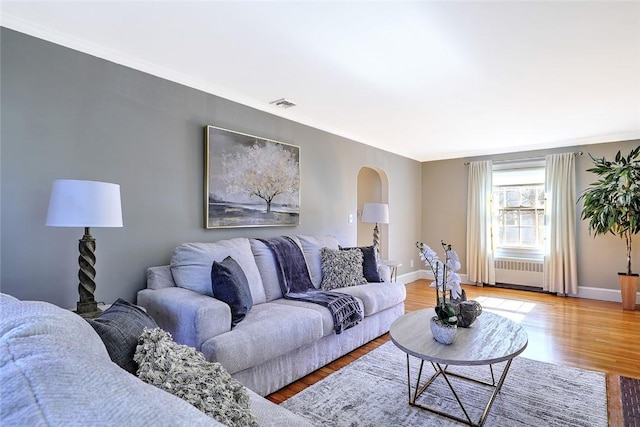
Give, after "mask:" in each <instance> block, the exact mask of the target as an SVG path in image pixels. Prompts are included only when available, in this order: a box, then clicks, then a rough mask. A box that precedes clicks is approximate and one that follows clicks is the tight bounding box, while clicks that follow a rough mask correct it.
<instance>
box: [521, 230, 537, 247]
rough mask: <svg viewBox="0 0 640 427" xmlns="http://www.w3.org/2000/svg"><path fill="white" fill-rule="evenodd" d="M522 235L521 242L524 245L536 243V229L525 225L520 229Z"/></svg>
mask: <svg viewBox="0 0 640 427" xmlns="http://www.w3.org/2000/svg"><path fill="white" fill-rule="evenodd" d="M520 236H521V237H522V241H521V244H522V245H524V246H535V245H536V229H535V228H533V227H531V228H529V227H526V228H525V227H523V228H521V229H520Z"/></svg>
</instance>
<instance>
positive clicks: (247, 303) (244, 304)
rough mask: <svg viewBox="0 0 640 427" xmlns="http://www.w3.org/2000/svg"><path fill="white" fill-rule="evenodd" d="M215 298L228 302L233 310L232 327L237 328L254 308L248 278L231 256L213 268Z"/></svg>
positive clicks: (215, 263) (212, 281)
mask: <svg viewBox="0 0 640 427" xmlns="http://www.w3.org/2000/svg"><path fill="white" fill-rule="evenodd" d="M211 288H212V290H213V297H214V298H216V299H219V300H220V301H223V302H226V303H227V304H228V305H229V308H231V327H232V328H233V327H234V326H236V325H237V324H238V323H240V321H241V320H242V319H244V317H245V316H246V315H247V313H249V310H251V307H253V298H252V297H251V290H250V288H249V282H248V281H247V276H245V274H244V272H243V271H242V267H240V265H239V264H238V263H237V262H236V261H235V260H234V259H233V258H231V257H230V256H228V257H226V258H225V259H224V260H223V261H222V262H217V261H214V262H213V265H212V266H211Z"/></svg>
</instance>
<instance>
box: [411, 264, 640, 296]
mask: <svg viewBox="0 0 640 427" xmlns="http://www.w3.org/2000/svg"><path fill="white" fill-rule="evenodd" d="M460 278H461V279H462V283H463V284H464V283H466V282H467V275H466V274H461V275H460ZM419 279H425V280H433V273H431V272H430V271H428V270H416V271H412V272H411V273H405V274H402V275H400V276H398V281H400V282H403V283H405V284H407V283H411V282H414V281H416V280H419ZM571 296H572V297H576V298H585V299H595V300H600V301H610V302H622V294H621V293H620V289H606V288H594V287H592V286H578V294H577V295H571ZM638 301H640V292H638V293H637V294H636V303H637V304H640V302H638Z"/></svg>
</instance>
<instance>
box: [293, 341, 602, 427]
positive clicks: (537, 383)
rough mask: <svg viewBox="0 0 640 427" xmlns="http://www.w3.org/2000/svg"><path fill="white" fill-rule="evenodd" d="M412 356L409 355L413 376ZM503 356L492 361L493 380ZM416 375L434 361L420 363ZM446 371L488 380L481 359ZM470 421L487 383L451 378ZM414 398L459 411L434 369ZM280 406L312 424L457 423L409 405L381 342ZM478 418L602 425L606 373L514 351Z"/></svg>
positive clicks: (393, 352) (394, 362)
mask: <svg viewBox="0 0 640 427" xmlns="http://www.w3.org/2000/svg"><path fill="white" fill-rule="evenodd" d="M418 365H419V363H418V360H417V359H415V358H413V357H412V358H411V367H412V371H413V372H412V381H413V380H414V379H415V378H417V369H418ZM503 367H504V364H498V365H494V373H495V375H496V380H497V379H498V378H499V375H500V373H501V372H502V369H503ZM424 369H425V371H424V372H423V378H424V377H425V373H426V374H427V375H426V376H431V374H432V373H433V368H432V367H431V364H428V363H425V368H424ZM450 370H451V371H453V372H457V373H461V374H463V375H467V376H471V377H474V378H477V379H480V380H483V381H490V380H491V373H490V371H489V368H488V366H476V367H451V368H450ZM452 383H453V384H454V387H455V388H456V391H457V392H458V395H459V396H460V399H461V400H462V402H463V403H464V404H465V407H466V408H467V411H469V415H470V416H471V419H472V421H473V422H477V421H478V419H479V418H480V415H481V414H482V410H483V409H484V406H485V405H486V402H487V401H488V399H489V397H490V395H491V391H492V390H491V388H490V387H486V386H482V385H477V384H474V383H471V382H468V381H463V380H459V379H453V380H452ZM418 402H420V403H423V404H426V405H429V406H437V407H439V408H440V409H444V410H446V411H448V412H449V411H451V412H454V413H455V414H456V415H458V416H460V417H463V416H464V414H463V413H462V411H461V410H460V409H459V406H458V404H457V402H456V401H455V398H454V397H453V396H452V395H451V392H450V390H449V388H448V387H447V385H446V383H445V382H444V380H443V379H442V377H439V378H438V379H437V380H436V381H435V382H434V383H433V384H432V385H431V386H430V388H429V389H428V390H427V391H425V392H424V393H423V395H422V396H421V397H420V398H419V399H418ZM282 406H283V407H285V408H287V409H289V410H291V411H293V412H295V413H297V414H299V415H301V416H303V417H305V418H307V419H309V420H310V421H311V422H312V423H314V424H315V425H318V426H349V427H356V426H359V427H360V426H431V425H438V426H460V425H461V424H460V423H457V422H456V421H453V420H450V419H448V418H445V417H442V416H439V415H436V414H433V413H431V412H428V411H425V410H423V409H420V408H416V407H412V406H409V403H408V391H407V370H406V355H405V353H403V352H402V351H401V350H399V349H398V348H397V347H396V346H395V345H394V344H393V343H391V342H388V343H386V344H384V345H382V346H381V347H379V348H377V349H375V350H373V351H372V352H370V353H368V354H367V355H365V356H363V357H361V358H360V359H358V360H356V361H355V362H353V363H351V364H349V365H348V366H346V367H344V368H343V369H341V370H339V371H338V372H335V373H333V374H331V375H329V376H328V377H327V378H325V379H324V380H322V381H320V382H318V383H316V384H314V385H312V386H310V387H308V388H306V389H305V390H303V391H301V392H300V393H298V394H296V395H295V396H293V397H292V398H290V399H288V400H286V401H285V402H283V403H282ZM456 411H457V412H456ZM485 426H499V427H503V426H563V427H564V426H589V427H596V426H607V397H606V379H605V374H604V373H602V372H595V371H588V370H584V369H577V368H569V367H563V366H556V365H552V364H549V363H543V362H537V361H533V360H530V359H526V358H523V357H518V358H516V359H515V360H514V361H513V363H512V365H511V369H510V371H509V374H508V376H507V379H506V381H505V383H504V385H503V387H502V391H501V392H500V394H499V395H498V396H497V398H496V400H495V402H494V404H493V406H492V408H491V412H490V414H489V417H488V418H487V421H486V422H485Z"/></svg>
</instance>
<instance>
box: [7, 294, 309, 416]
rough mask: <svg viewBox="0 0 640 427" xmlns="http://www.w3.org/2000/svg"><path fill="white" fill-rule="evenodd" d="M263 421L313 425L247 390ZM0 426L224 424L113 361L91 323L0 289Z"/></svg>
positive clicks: (251, 402) (252, 409)
mask: <svg viewBox="0 0 640 427" xmlns="http://www.w3.org/2000/svg"><path fill="white" fill-rule="evenodd" d="M247 392H248V394H249V397H250V408H251V411H252V413H253V415H254V416H255V417H256V418H257V421H258V424H259V425H261V426H288V425H292V426H293V425H295V426H298V425H310V424H309V423H308V422H306V421H305V420H304V419H302V418H300V417H298V416H297V415H295V414H293V413H292V412H289V411H287V410H286V409H284V408H281V407H280V406H278V405H275V404H273V403H271V402H269V401H268V400H266V399H264V398H262V397H260V396H258V395H257V394H256V393H253V392H252V391H250V390H248V391H247ZM0 425H2V426H3V427H9V426H64V427H69V426H189V427H193V426H222V425H223V424H220V423H219V422H217V421H215V420H214V419H213V418H210V417H208V416H207V415H205V414H204V413H203V412H200V411H199V410H198V409H196V408H195V407H194V406H192V405H190V404H189V403H187V402H185V401H183V400H181V399H179V398H178V397H175V396H173V395H171V394H169V393H167V392H165V391H162V390H160V389H159V388H156V387H155V386H153V385H149V384H147V383H145V382H143V381H141V380H140V379H138V378H137V377H136V376H135V375H132V374H131V373H129V372H127V371H126V370H124V369H122V368H121V367H120V366H118V365H117V364H116V363H114V362H112V360H111V358H110V357H109V354H108V353H107V349H106V348H105V345H104V344H103V341H102V340H101V339H100V337H99V336H98V334H97V333H96V332H95V331H94V329H93V328H92V327H91V326H90V325H89V323H88V322H87V321H86V320H84V319H83V318H81V317H80V316H78V315H76V314H75V313H73V312H71V311H69V310H65V309H62V308H60V307H57V306H55V305H53V304H49V303H46V302H38V301H19V300H17V299H15V298H13V297H11V296H9V295H6V294H0Z"/></svg>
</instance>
